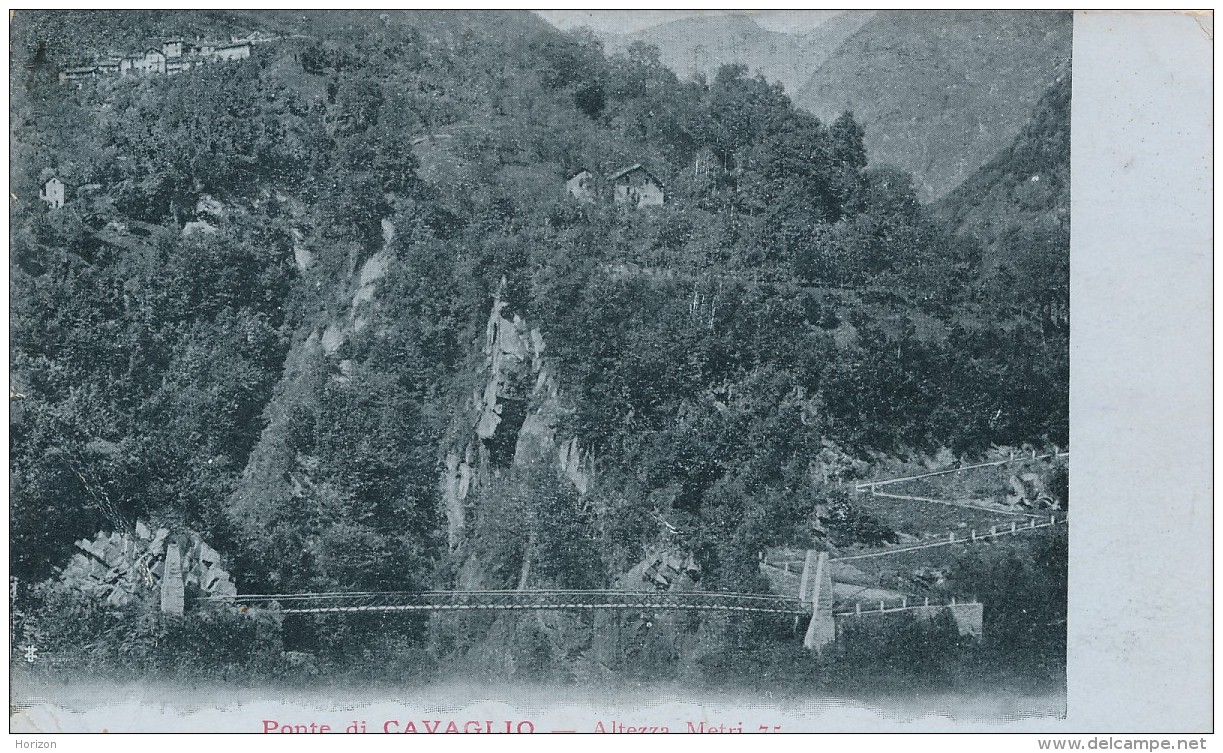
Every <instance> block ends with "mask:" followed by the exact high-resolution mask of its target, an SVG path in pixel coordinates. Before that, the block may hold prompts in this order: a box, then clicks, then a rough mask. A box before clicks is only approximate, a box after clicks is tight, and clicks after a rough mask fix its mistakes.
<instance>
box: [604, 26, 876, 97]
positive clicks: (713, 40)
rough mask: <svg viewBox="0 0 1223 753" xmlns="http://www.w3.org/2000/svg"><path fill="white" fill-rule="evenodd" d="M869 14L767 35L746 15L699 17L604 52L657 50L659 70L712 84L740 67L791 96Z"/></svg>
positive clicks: (614, 40) (623, 39)
mask: <svg viewBox="0 0 1223 753" xmlns="http://www.w3.org/2000/svg"><path fill="white" fill-rule="evenodd" d="M871 15H872V13H871V12H865V11H846V12H843V13H839V14H837V15H834V16H833V17H832V18H831V19H829V20H828V21H826V22H824V23H823V24H821V25H820V26H817V27H816V28H814V29H812V30H811V31H809V32H806V33H795V34H791V33H786V32H780V31H770V30H769V29H765V28H763V27H761V26H760V25H759V24H757V23H756V22H755V21H754V20H752V18H751V17H750V16H748V15H746V14H731V15H724V16H697V17H693V18H685V19H682V20H679V21H672V22H671V23H666V24H662V25H660V26H654V27H651V28H649V29H644V30H642V31H639V32H634V33H632V34H626V35H622V36H615V37H610V36H609V37H606V38H605V39H604V42H605V44H606V46H607V50H608V52H622V51H624V50H625V49H627V48H628V46H629V45H631V44H632V43H634V42H645V43H646V44H651V45H654V46H655V47H657V48H658V50H659V57H660V58H661V60H662V63H663V65H665V66H667V67H668V68H670V69H671V70H673V71H675V72H676V74H678V75H679V76H680V77H682V78H687V77H689V76H691V75H693V74H694V73H696V72H701V73H704V74H705V75H706V77H708V78H710V79H712V78H713V76H714V74H715V73H717V70H718V68H720V67H721V66H723V65H726V64H728V63H742V64H744V65H746V66H747V67H748V70H749V71H751V73H753V74H755V73H757V72H759V73H763V74H764V76H765V78H767V79H769V80H770V81H779V82H781V84H782V85H783V86H785V88H786V92H787V93H788V94H790V95H791V96H793V95H794V93H795V92H796V91H798V88H799V87H800V86H801V85H802V84H803V83H804V82H806V81H807V79H808V78H809V77H810V75H811V72H812V71H814V70H815V69H816V68H818V67H819V65H820V63H821V62H823V61H824V59H825V58H827V57H828V56H829V55H831V54H832V53H833V51H835V50H836V49H837V47H838V46H839V45H840V44H841V42H843V41H844V40H845V38H846V37H848V36H850V35H851V34H853V33H854V32H855V31H857V30H858V29H859V28H860V27H861V26H862V25H863V24H864V23H866V21H868V20H869V19H870V16H871Z"/></svg>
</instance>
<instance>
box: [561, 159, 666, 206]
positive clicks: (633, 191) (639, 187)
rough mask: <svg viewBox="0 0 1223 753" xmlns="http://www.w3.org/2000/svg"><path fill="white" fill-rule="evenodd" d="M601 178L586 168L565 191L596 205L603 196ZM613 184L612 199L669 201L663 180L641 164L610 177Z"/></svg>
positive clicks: (640, 203) (620, 201)
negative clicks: (599, 181) (601, 194)
mask: <svg viewBox="0 0 1223 753" xmlns="http://www.w3.org/2000/svg"><path fill="white" fill-rule="evenodd" d="M598 180H599V179H598V178H597V177H596V176H595V175H594V173H592V172H590V171H589V170H582V171H581V172H578V173H576V174H575V175H573V176H572V177H570V178H569V179H568V180H566V181H565V191H566V192H568V194H569V195H570V196H572V197H573V198H574V199H577V200H578V201H581V202H584V203H587V204H593V203H595V201H597V200H598V198H599V190H598V186H599V183H598ZM607 182H608V183H610V184H611V186H612V198H613V200H614V201H615V202H616V203H617V204H623V205H625V206H629V207H634V208H636V207H646V206H662V205H663V203H664V202H665V201H666V193H665V191H664V190H663V185H662V181H660V180H658V178H656V177H654V174H653V173H651V172H650V171H649V170H647V169H645V168H644V167H642V166H641V165H639V164H637V165H631V166H629V167H626V168H624V169H623V170H621V171H619V172H618V173H616V174H614V175H612V176H611V177H609V178H608V179H607Z"/></svg>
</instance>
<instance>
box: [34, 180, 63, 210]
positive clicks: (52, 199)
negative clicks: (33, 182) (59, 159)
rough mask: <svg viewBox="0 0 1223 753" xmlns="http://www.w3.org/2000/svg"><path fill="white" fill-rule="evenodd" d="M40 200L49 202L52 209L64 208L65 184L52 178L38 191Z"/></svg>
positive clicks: (48, 204)
mask: <svg viewBox="0 0 1223 753" xmlns="http://www.w3.org/2000/svg"><path fill="white" fill-rule="evenodd" d="M38 198H40V199H42V200H43V201H45V202H47V206H49V207H50V208H52V209H59V208H61V207H62V206H64V183H63V181H61V180H60V179H59V178H55V177H53V178H51V179H50V180H48V181H47V182H46V183H44V184H43V185H42V188H40V189H39V190H38Z"/></svg>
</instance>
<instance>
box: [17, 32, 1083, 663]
mask: <svg viewBox="0 0 1223 753" xmlns="http://www.w3.org/2000/svg"><path fill="white" fill-rule="evenodd" d="M290 16H292V14H290V15H288V16H286V15H283V14H281V15H277V14H276V13H270V14H265V15H264V16H260V17H259V18H262V19H263V20H264V21H267V22H268V23H269V24H275V25H277V26H276V28H279V29H281V30H285V31H293V30H295V26H294V24H299V26H298V27H296V30H298V31H300V32H301V33H300V34H298V35H296V36H294V37H293V38H285V39H282V40H280V41H279V42H276V43H274V44H271V45H266V46H261V47H260V48H259V49H257V50H256V54H255V55H254V56H253V57H252V58H251V59H250V60H247V61H242V62H241V63H238V64H233V65H217V66H211V67H204V68H201V69H199V70H196V71H192V72H190V73H189V74H183V75H177V76H168V77H166V76H162V77H147V78H138V77H127V78H122V79H120V78H117V77H116V78H112V79H101V80H98V81H96V82H88V83H86V84H85V85H83V86H81V87H79V88H77V87H74V86H60V85H57V84H54V83H50V82H49V81H48V80H46V79H45V78H39V77H37V76H35V75H34V74H33V73H28V72H23V71H24V69H20V70H17V72H16V73H15V74H14V81H15V86H14V90H13V105H12V108H13V145H14V146H13V162H12V165H13V167H12V171H13V174H12V185H13V190H14V195H15V197H16V198H15V200H14V201H13V202H12V204H11V206H12V218H13V223H12V228H13V229H12V238H11V257H10V258H11V270H12V276H11V280H12V281H11V300H12V304H11V305H12V310H11V317H12V318H11V321H12V346H11V348H12V349H11V354H10V359H11V370H12V379H13V383H14V386H15V387H16V388H17V389H19V390H20V391H21V392H22V393H23V395H24V396H23V397H22V398H20V399H19V400H15V401H14V402H13V406H14V412H13V422H12V439H11V457H12V460H11V476H12V495H11V500H12V520H13V540H12V552H13V572H14V574H15V575H17V576H18V577H19V578H21V579H22V580H23V581H30V582H33V581H38V580H42V579H45V578H47V577H48V576H50V575H52V573H53V569H54V567H55V566H56V565H57V564H60V563H62V562H64V560H65V559H66V558H67V557H68V556H69V555H70V553H71V548H72V542H73V541H74V540H75V539H77V538H79V537H81V536H87V535H91V534H92V533H93V532H94V531H96V530H99V529H103V528H117V527H124V526H127V525H131V524H132V522H133V521H134V520H135V519H136V518H138V517H139V518H150V519H157V520H162V521H166V522H168V523H170V524H173V525H180V526H185V527H189V528H192V529H194V530H198V531H200V532H201V533H202V534H203V535H204V536H205V537H206V538H207V539H208V540H210V541H212V542H213V543H214V545H215V546H216V547H217V548H218V549H221V550H222V551H224V552H226V553H227V557H228V559H229V561H230V563H231V564H232V566H233V568H234V570H235V573H236V577H237V579H238V580H239V582H240V583H241V584H242V587H243V590H247V591H261V590H264V589H271V590H273V591H287V590H294V589H313V590H324V591H326V590H338V589H387V590H391V589H396V590H397V589H403V588H430V587H446V586H447V585H449V583H450V582H451V581H452V580H453V578H455V577H456V572H457V571H459V570H461V568H462V567H463V566H464V565H463V562H467V563H470V562H473V561H478V562H479V563H480V566H481V567H482V568H483V570H484V577H485V578H486V579H487V581H488V586H489V587H516V586H518V585H521V584H523V583H524V582H529V583H530V584H532V585H539V586H544V587H561V588H582V587H599V586H603V585H606V584H608V583H610V582H611V581H613V580H614V578H615V577H616V576H617V575H618V574H619V573H621V572H624V571H625V570H627V569H628V568H629V567H631V566H632V565H633V564H635V563H636V562H637V561H638V560H639V558H640V557H641V556H643V554H644V552H645V551H646V550H647V549H648V548H649V547H650V546H651V545H653V544H656V543H658V542H659V541H660V536H661V534H660V526H661V523H660V520H661V521H666V524H667V526H669V529H668V532H667V533H666V536H669V537H671V539H670V540H671V541H672V543H675V544H676V545H678V546H681V547H682V548H684V549H686V550H688V551H691V552H693V553H694V554H695V555H696V556H697V557H698V559H699V560H700V562H701V563H702V567H703V568H704V571H705V580H704V582H703V585H704V586H705V587H708V588H715V589H716V588H728V589H738V590H757V589H760V588H763V587H764V586H763V584H762V583H761V582H760V576H759V574H758V573H757V571H756V555H757V553H758V552H759V551H760V550H762V549H763V548H766V547H768V546H773V545H780V544H785V545H806V546H810V545H816V542H817V540H820V541H823V542H824V543H821V544H820V545H821V546H823V545H828V542H829V541H830V542H831V545H834V546H835V545H847V544H849V543H854V542H872V543H879V542H885V541H889V540H891V537H893V536H894V534H892V533H891V532H890V531H888V530H886V528H885V527H883V526H881V525H880V524H879V523H878V521H874V520H872V519H871V518H870V517H869V516H865V515H862V514H859V513H858V512H856V511H854V510H853V509H852V507H851V506H848V503H846V502H845V500H844V498H843V496H838V495H839V493H840V491H839V489H838V488H837V484H838V483H839V482H841V481H845V480H847V478H846V477H845V476H844V474H841V475H840V476H838V473H839V472H832V473H831V475H830V473H829V470H828V469H829V468H831V467H833V466H836V465H837V464H838V463H840V464H841V466H844V467H852V466H853V461H854V459H855V458H856V459H859V460H862V459H869V458H872V457H877V456H879V455H881V454H889V455H895V456H902V457H908V456H914V455H921V454H927V453H929V454H932V453H935V452H938V451H940V450H945V449H947V448H950V449H951V450H952V451H953V452H955V453H956V454H962V455H972V454H975V453H980V452H983V451H985V450H986V449H988V448H989V447H991V446H992V445H1006V444H1010V445H1019V444H1022V443H1024V442H1029V443H1034V444H1039V443H1043V442H1049V441H1052V442H1056V443H1059V444H1062V445H1064V444H1065V443H1066V442H1067V436H1068V424H1067V404H1066V394H1067V379H1068V369H1067V347H1066V346H1067V341H1066V336H1065V329H1064V326H1062V327H1061V328H1060V329H1059V326H1061V325H1059V324H1058V323H1057V322H1056V321H1054V322H1052V323H1051V320H1050V317H1049V315H1048V312H1049V311H1051V310H1057V311H1064V309H1057V305H1058V303H1057V296H1058V295H1062V293H1061V292H1059V291H1062V290H1064V287H1059V286H1064V283H1065V280H1064V279H1063V277H1062V276H1063V275H1064V270H1065V266H1064V255H1065V242H1064V241H1065V237H1064V236H1062V235H1059V234H1058V232H1057V231H1056V230H1054V231H1050V232H1048V233H1044V234H1041V233H1034V234H1033V235H1031V236H1015V237H1013V238H1012V239H1011V240H1009V241H1008V240H1005V239H1003V240H1000V241H998V242H997V243H995V242H994V241H993V240H992V239H985V241H986V243H987V244H988V245H989V248H990V249H991V250H992V249H994V248H995V247H997V248H1002V249H1007V250H1008V251H1013V255H1014V258H1015V259H1016V260H1018V261H1016V262H1015V264H1014V265H1012V266H1006V265H1003V266H1001V267H998V268H994V267H990V266H987V265H984V264H983V262H982V246H981V241H980V240H979V239H977V238H974V237H972V235H971V234H970V233H966V234H960V235H957V234H956V232H954V231H955V230H957V229H962V228H960V227H958V226H957V225H954V224H949V223H948V222H946V221H943V220H941V219H940V218H938V217H936V216H934V215H932V214H931V213H930V212H929V211H928V209H927V208H926V207H923V206H922V205H921V204H919V203H918V201H917V199H916V196H915V193H914V190H913V187H912V181H911V179H910V177H909V176H907V175H905V174H903V173H900V172H897V171H894V170H890V169H886V168H875V167H872V166H871V165H870V155H869V154H867V153H866V151H865V149H864V146H863V143H864V132H863V129H862V128H861V126H860V125H858V123H857V122H856V121H855V120H854V118H853V116H852V115H851V114H850V113H845V114H843V115H842V116H840V117H839V118H837V119H836V120H835V121H834V122H833V123H831V124H825V123H823V122H821V121H820V120H819V119H817V118H815V117H814V116H812V115H810V114H808V113H805V112H803V111H801V110H798V109H796V108H795V107H794V106H793V105H792V103H791V102H790V101H789V100H788V99H787V97H786V96H785V94H784V92H783V91H782V90H781V89H780V87H778V86H776V85H770V84H769V83H768V82H766V81H765V80H764V79H763V78H762V77H759V76H757V77H751V76H749V75H747V72H746V70H745V69H744V68H743V67H741V66H726V67H723V68H722V69H721V70H719V71H718V73H717V74H716V76H714V78H713V80H711V81H710V80H706V79H704V78H701V77H698V78H697V79H696V80H690V81H681V80H680V79H679V78H677V77H676V76H675V74H674V73H672V72H671V71H670V70H668V69H666V68H664V67H663V66H662V65H661V64H660V63H659V60H658V55H657V51H656V50H653V49H652V48H649V47H645V46H634V47H632V48H630V49H629V50H628V52H627V54H625V55H617V56H606V55H605V54H604V53H603V51H602V48H601V46H600V45H599V43H598V42H597V41H596V40H595V39H594V38H593V37H592V36H591V35H589V34H587V33H576V34H571V35H562V34H559V33H557V32H555V31H554V30H551V29H550V28H548V27H546V26H544V25H543V24H542V22H539V21H538V19H533V18H532V17H529V16H521V15H513V14H509V15H495V14H493V15H490V14H458V13H453V14H447V13H415V14H406V15H404V14H395V15H393V16H391V15H388V14H383V16H382V17H377V16H374V15H372V14H346V13H342V12H337V13H334V14H330V15H329V14H314V13H311V14H307V15H305V16H302V19H303V20H300V21H296V20H293V19H292V18H290ZM157 18H158V19H159V20H158V22H157V23H163V22H164V19H162V17H160V16H158V17H157ZM190 18H191V17H187V16H184V17H183V19H185V20H183V21H182V22H183V23H188V22H189V21H190ZM208 18H209V19H212V20H213V21H215V19H214V18H213V17H212V16H209V17H208ZM210 23H211V21H210ZM91 28H92V27H91ZM160 28H161V27H160V26H157V25H156V24H154V25H152V26H149V27H148V30H149V32H150V34H152V33H153V32H154V31H156V30H157V29H160ZM201 28H202V27H201ZM192 30H193V29H190V28H183V29H181V30H180V32H187V31H192ZM1038 136H1039V133H1036V132H1034V137H1038ZM1020 151H1022V150H1021V148H1020V147H1017V148H1016V154H1019V153H1020ZM1038 151H1039V150H1038ZM1041 154H1043V152H1041ZM1045 156H1049V155H1045ZM1017 158H1018V157H1017ZM1033 159H1036V158H1035V157H1033ZM1050 159H1053V160H1055V161H1056V159H1059V157H1058V156H1057V155H1052V156H1050ZM633 163H641V164H643V165H646V166H647V168H648V169H649V170H650V171H651V172H652V173H654V174H655V175H656V176H657V177H658V178H659V179H660V180H661V181H662V183H663V185H664V186H665V187H666V191H667V202H666V204H665V205H664V206H662V207H656V208H648V209H647V208H643V209H641V210H639V211H632V210H628V209H626V208H624V207H620V206H617V205H614V204H612V203H611V202H610V197H609V196H606V195H603V196H601V197H600V200H599V201H598V202H596V203H594V204H591V205H587V204H582V203H579V202H576V201H574V200H572V199H571V198H570V197H568V196H567V195H565V193H564V191H563V188H562V186H563V181H564V179H565V178H566V177H567V176H568V175H571V174H573V173H574V172H576V171H577V170H578V169H583V168H585V169H589V170H591V171H592V172H595V173H597V174H599V175H608V174H610V173H612V172H613V171H614V170H615V169H618V168H621V167H624V166H627V165H629V164H633ZM52 173H54V174H55V175H57V176H59V177H60V178H61V179H62V180H64V182H65V183H66V184H68V185H69V187H70V188H69V201H68V204H67V206H65V207H64V208H62V209H59V210H55V211H50V210H48V209H47V207H46V206H45V205H44V204H43V203H42V202H40V201H39V200H38V199H37V191H38V188H39V186H40V185H41V182H42V181H43V180H44V179H45V178H46V177H47V176H48V175H50V174H52ZM1043 174H1044V173H1042V175H1043ZM957 216H959V215H957ZM1008 243H1009V244H1011V245H1007V244H1008ZM999 244H1000V245H999ZM1059 265H1061V266H1059ZM1018 274H1022V275H1023V276H1024V278H1023V281H1022V282H1014V283H1012V282H1009V281H1011V280H1013V279H1014V278H1013V276H1014V275H1018ZM1007 275H1012V277H1008V276H1007ZM503 279H504V281H505V283H504V284H505V287H504V289H503V291H504V293H503V295H504V297H505V300H506V301H507V302H508V305H509V307H510V308H509V310H508V313H509V314H510V315H518V316H520V317H522V318H524V319H526V320H527V321H529V322H530V323H531V325H532V326H534V327H538V328H539V329H540V331H541V332H542V336H543V338H544V339H545V340H546V343H547V349H546V353H547V357H548V360H549V363H550V364H551V367H552V368H553V370H554V372H555V375H556V379H557V382H558V384H559V385H560V389H561V392H562V397H563V400H564V402H565V404H566V406H567V407H568V411H567V413H566V414H565V416H564V420H563V423H562V426H561V427H560V431H561V432H562V433H563V434H565V435H566V436H573V437H577V438H578V439H579V440H580V442H581V443H582V446H583V447H585V448H588V449H589V450H590V451H591V452H592V453H593V454H594V456H595V457H597V459H598V464H599V480H598V484H597V485H596V488H595V489H594V490H593V491H592V492H590V493H589V494H587V495H586V496H585V497H583V498H582V499H579V498H578V495H577V492H576V491H575V490H574V489H573V488H572V487H571V486H570V485H568V484H567V482H563V481H558V480H557V478H556V474H555V473H553V472H551V471H550V470H540V469H538V468H519V467H514V468H511V469H505V468H498V469H494V470H495V471H496V473H495V474H493V475H494V476H495V479H494V481H493V482H489V483H487V484H485V485H484V486H483V487H480V486H479V484H477V487H478V488H476V489H475V491H473V493H472V495H471V496H470V497H469V499H468V500H467V504H468V505H469V506H470V507H471V509H472V510H473V524H472V526H471V532H470V533H468V534H467V535H468V538H467V539H466V540H465V541H464V542H463V545H462V547H461V548H460V551H459V552H457V553H455V552H451V551H449V550H448V547H447V545H446V535H445V531H444V530H443V529H444V526H445V523H444V521H443V518H444V511H443V510H442V501H441V499H440V497H439V494H440V493H439V474H440V469H441V465H442V461H443V455H444V452H445V442H446V441H447V438H448V437H452V436H453V435H454V434H455V432H456V431H459V430H462V429H463V427H459V428H458V429H456V426H457V425H458V423H456V418H455V416H456V415H460V414H462V411H463V407H462V406H463V405H464V401H465V400H468V399H469V396H470V395H471V394H472V393H473V388H474V389H476V390H478V389H480V388H481V387H480V386H479V385H478V384H477V383H476V382H477V377H476V376H475V375H476V374H477V373H478V372H479V365H480V360H481V354H480V353H479V346H480V339H481V338H482V337H483V333H484V323H485V321H486V319H487V316H488V312H489V306H490V295H491V294H492V292H493V291H494V290H498V289H499V286H500V284H501V280H503ZM1016 288H1021V289H1022V290H1024V291H1027V292H1025V293H1022V294H1017V293H1016V290H1015V289H1016ZM370 291H376V292H370ZM1050 307H1052V308H1050ZM511 449H512V447H511ZM508 457H513V455H512V452H511V453H509V455H508ZM819 458H832V460H829V462H826V463H825V462H823V461H821V460H818V459H819ZM833 461H835V462H833ZM486 470H487V469H486ZM829 505H831V508H830V507H829ZM821 536H825V537H830V538H825V539H820V537H821ZM464 558H466V559H465V560H464ZM468 567H470V565H468ZM1000 567H1001V566H1000ZM1008 572H1009V571H1008ZM990 577H994V576H993V575H991V576H990ZM997 577H1002V576H997ZM362 629H364V628H357V627H350V628H345V630H351V631H355V632H357V633H359V632H360V631H361V630H362ZM368 629H369V630H370V631H374V632H376V630H377V629H378V626H377V625H372V624H371V625H370V626H368ZM923 629H924V628H923ZM914 630H917V629H916V628H914ZM325 632H326V631H316V632H315V633H314V634H313V635H314V636H315V637H314V638H311V639H310V640H315V642H316V643H317V641H318V640H323V637H320V636H323V634H324V633H325ZM918 632H920V631H918ZM348 634H349V633H345V635H348ZM302 640H303V641H306V642H307V643H308V642H309V641H307V640H306V639H305V638H303V639H302ZM328 645H332V644H328ZM335 645H337V646H338V643H336V644H335ZM336 650H340V649H338V648H337V649H336Z"/></svg>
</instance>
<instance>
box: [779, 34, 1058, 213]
mask: <svg viewBox="0 0 1223 753" xmlns="http://www.w3.org/2000/svg"><path fill="white" fill-rule="evenodd" d="M1071 22H1072V17H1071V14H1070V13H1068V12H1041V11H988V12H978V11H886V12H880V13H878V14H876V15H875V16H874V17H873V18H872V19H871V20H870V21H868V22H867V23H866V24H865V25H864V26H863V27H862V28H861V29H859V30H858V31H857V33H855V34H853V35H852V36H851V37H849V38H848V39H846V40H845V42H844V43H843V44H842V45H841V46H840V47H839V48H838V49H837V51H836V53H835V54H833V55H832V56H831V57H829V58H828V59H827V60H825V61H824V63H823V64H822V65H821V66H820V67H819V69H818V70H817V71H816V72H815V73H814V75H812V76H811V77H810V79H809V80H808V81H806V82H805V83H804V84H803V85H802V86H801V87H800V88H799V90H798V93H797V95H796V97H795V99H796V101H797V102H798V103H799V104H800V105H801V106H803V107H806V108H807V109H809V110H811V112H813V113H815V114H816V115H818V116H819V117H821V118H825V119H830V118H833V117H835V116H836V115H837V114H838V113H840V112H841V111H843V110H850V111H852V112H853V113H854V116H855V117H856V118H857V119H858V121H859V122H860V123H861V124H862V125H863V127H864V128H865V129H866V146H867V151H868V152H869V153H870V155H871V161H872V164H876V165H880V164H889V165H895V166H897V167H899V168H901V169H903V170H905V171H907V172H911V173H912V174H913V175H914V177H915V179H916V185H917V188H918V196H919V197H920V198H921V199H922V200H923V201H931V200H934V199H937V198H939V197H941V196H943V195H945V194H946V193H947V192H948V191H950V190H951V189H953V188H955V187H956V186H957V185H959V184H960V183H961V182H962V181H963V180H964V179H965V178H967V177H968V176H969V175H971V174H972V173H973V171H975V170H976V169H977V168H978V167H980V166H981V165H983V164H985V162H986V161H988V160H989V159H990V158H992V157H993V156H994V155H995V154H996V153H997V152H998V151H999V150H1000V149H1002V148H1004V147H1005V146H1006V145H1007V144H1009V143H1010V141H1011V140H1012V139H1013V138H1014V137H1015V135H1016V134H1017V133H1018V132H1019V129H1020V127H1021V126H1022V125H1023V123H1024V122H1025V120H1026V118H1027V116H1028V113H1029V111H1030V110H1031V108H1032V106H1033V104H1035V102H1036V100H1037V99H1038V98H1039V97H1040V95H1041V93H1042V92H1044V90H1045V88H1046V87H1048V86H1049V84H1050V83H1051V82H1052V81H1053V79H1054V77H1055V76H1056V67H1057V65H1058V64H1059V62H1060V61H1063V60H1066V59H1067V58H1069V57H1070V45H1071Z"/></svg>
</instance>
